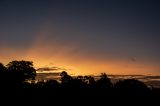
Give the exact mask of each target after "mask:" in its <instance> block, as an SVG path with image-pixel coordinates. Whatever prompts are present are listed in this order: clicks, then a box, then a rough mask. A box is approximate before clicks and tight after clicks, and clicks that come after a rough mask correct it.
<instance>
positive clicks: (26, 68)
mask: <svg viewBox="0 0 160 106" xmlns="http://www.w3.org/2000/svg"><path fill="white" fill-rule="evenodd" d="M7 70H8V72H9V73H10V77H11V78H12V80H15V81H18V82H23V81H26V80H30V79H32V80H33V79H35V77H36V70H35V69H34V67H33V62H31V61H12V62H9V63H8V64H7Z"/></svg>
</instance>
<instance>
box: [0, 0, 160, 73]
mask: <svg viewBox="0 0 160 106" xmlns="http://www.w3.org/2000/svg"><path fill="white" fill-rule="evenodd" d="M159 46H160V2H159V1H158V0H0V61H1V62H3V63H5V64H6V63H7V62H9V61H12V60H22V59H23V60H31V61H33V62H34V65H35V67H49V66H57V67H63V68H66V69H68V72H69V73H73V74H96V73H101V72H106V73H109V74H151V75H160V48H159Z"/></svg>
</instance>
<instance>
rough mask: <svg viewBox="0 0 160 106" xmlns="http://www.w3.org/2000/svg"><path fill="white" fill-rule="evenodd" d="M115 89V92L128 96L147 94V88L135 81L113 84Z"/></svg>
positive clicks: (128, 80)
mask: <svg viewBox="0 0 160 106" xmlns="http://www.w3.org/2000/svg"><path fill="white" fill-rule="evenodd" d="M115 88H116V90H117V91H119V92H121V93H123V94H129V95H137V94H138V95H140V94H147V93H148V92H149V88H148V87H147V86H146V85H145V84H144V83H143V82H141V81H138V80H135V79H126V80H123V81H119V82H117V83H116V84H115Z"/></svg>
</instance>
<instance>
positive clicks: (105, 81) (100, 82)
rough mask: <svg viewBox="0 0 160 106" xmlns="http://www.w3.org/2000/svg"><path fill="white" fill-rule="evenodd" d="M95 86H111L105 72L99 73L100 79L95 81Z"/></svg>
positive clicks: (107, 87)
mask: <svg viewBox="0 0 160 106" xmlns="http://www.w3.org/2000/svg"><path fill="white" fill-rule="evenodd" d="M97 86H98V87H99V88H101V89H110V88H111V87H112V82H111V80H110V79H109V78H108V77H107V74H106V73H101V75H100V79H99V80H98V81H97Z"/></svg>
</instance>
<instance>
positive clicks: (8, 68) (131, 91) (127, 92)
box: [0, 61, 160, 103]
mask: <svg viewBox="0 0 160 106" xmlns="http://www.w3.org/2000/svg"><path fill="white" fill-rule="evenodd" d="M60 76H61V78H60V82H59V81H57V80H47V81H39V82H36V81H35V77H36V69H35V68H34V67H33V62H31V61H11V62H9V63H8V64H7V65H3V64H2V63H0V97H1V98H3V99H0V103H1V102H4V100H7V101H9V102H13V103H20V102H23V103H50V102H51V101H57V100H68V101H69V100H70V99H71V100H72V101H76V100H79V99H76V98H81V100H82V101H90V102H92V103H93V101H97V100H98V99H99V100H104V99H105V100H108V102H109V101H110V100H116V99H122V98H125V99H128V98H130V100H134V101H135V100H137V101H139V100H140V99H141V98H147V99H150V100H151V99H152V98H155V97H157V96H159V95H160V89H156V88H149V87H148V86H147V85H145V84H144V83H143V82H141V81H139V80H136V79H125V80H120V81H118V82H117V83H115V84H113V83H112V82H111V80H110V78H108V76H107V74H106V73H101V75H100V78H99V79H98V80H95V78H94V77H93V76H77V77H74V78H73V77H72V76H70V75H69V74H68V73H67V72H66V71H62V72H61V73H60ZM137 98H139V99H137ZM105 100H104V101H105ZM37 101H38V102H37Z"/></svg>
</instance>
